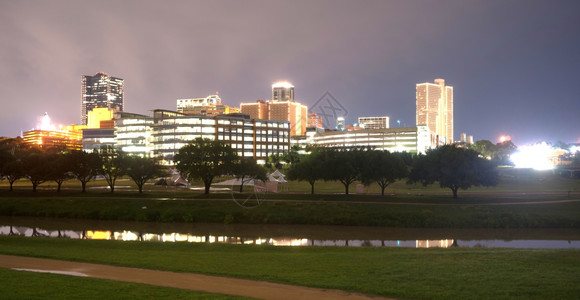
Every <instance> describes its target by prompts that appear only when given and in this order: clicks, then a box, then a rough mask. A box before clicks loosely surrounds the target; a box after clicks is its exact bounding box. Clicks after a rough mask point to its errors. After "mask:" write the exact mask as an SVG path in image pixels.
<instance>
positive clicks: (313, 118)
mask: <svg viewBox="0 0 580 300" xmlns="http://www.w3.org/2000/svg"><path fill="white" fill-rule="evenodd" d="M307 127H315V128H324V125H323V124H322V116H319V115H318V114H316V113H311V114H308V124H307Z"/></svg>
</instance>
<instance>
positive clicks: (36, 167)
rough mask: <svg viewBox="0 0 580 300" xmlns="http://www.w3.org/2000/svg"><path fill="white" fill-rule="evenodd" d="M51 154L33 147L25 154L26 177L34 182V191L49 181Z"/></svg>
mask: <svg viewBox="0 0 580 300" xmlns="http://www.w3.org/2000/svg"><path fill="white" fill-rule="evenodd" d="M48 158H49V156H48V155H47V154H46V153H44V152H43V151H42V150H40V149H31V150H29V151H28V153H27V154H26V155H25V156H24V159H23V164H22V165H23V167H24V172H25V173H26V178H28V180H30V182H31V183H32V191H33V192H36V189H37V188H38V186H39V185H40V184H42V183H43V182H45V181H47V180H48V179H49V176H50V168H49V161H48Z"/></svg>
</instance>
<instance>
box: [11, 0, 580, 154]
mask: <svg viewBox="0 0 580 300" xmlns="http://www.w3.org/2000/svg"><path fill="white" fill-rule="evenodd" d="M578 8H580V5H578V4H577V2H576V1H557V2H553V3H548V2H545V1H533V0H514V1H499V0H486V1H483V0H482V1H371V0H367V1H283V2H282V1H279V2H278V1H203V2H201V1H171V0H170V1H163V2H160V1H98V2H97V1H92V2H91V1H61V0H54V1H2V2H0V35H1V36H2V39H0V65H1V66H2V67H1V68H0V80H1V81H2V84H1V85H0V99H1V101H2V106H3V109H2V110H0V135H4V136H16V135H18V134H19V133H20V130H21V129H22V130H28V129H30V128H32V127H34V126H35V125H36V122H37V118H38V116H40V115H41V114H43V113H44V112H45V111H47V112H48V113H49V114H50V115H51V116H52V119H53V120H55V122H59V123H77V122H79V120H80V79H81V75H92V74H95V73H97V72H100V71H104V72H107V73H108V74H110V75H113V76H118V77H122V78H124V79H125V84H126V100H125V101H126V103H125V107H126V110H128V111H132V112H137V113H147V112H148V111H149V110H151V109H154V108H168V109H175V100H176V99H178V98H184V97H200V96H205V95H208V94H210V93H214V92H215V91H219V92H220V94H221V95H222V98H223V100H224V102H226V103H227V104H230V105H239V103H240V102H242V101H254V100H256V99H260V98H261V99H264V98H268V97H269V95H270V85H271V84H272V82H274V81H277V80H279V79H286V80H290V81H291V82H293V83H294V85H295V86H296V97H297V98H299V99H300V100H301V101H303V102H304V103H306V104H308V105H312V104H314V103H315V102H316V101H317V100H318V98H319V97H320V96H322V95H323V94H324V92H326V91H330V92H331V93H332V94H333V95H334V96H335V97H336V98H337V100H339V101H340V102H341V103H342V104H343V105H344V106H345V108H346V109H347V110H348V116H347V121H349V122H355V121H356V117H358V116H372V115H388V116H390V117H391V120H392V121H391V125H393V126H394V125H395V124H396V123H395V122H396V120H397V119H399V120H401V121H402V123H403V124H405V125H408V126H410V125H414V122H415V84H416V83H419V82H425V81H432V80H433V79H434V78H437V77H442V78H445V79H446V80H447V83H448V84H449V85H452V86H454V89H455V131H456V134H457V135H459V133H460V132H467V133H468V134H472V135H474V136H475V138H476V139H492V140H493V139H495V138H496V137H497V136H498V135H499V134H502V133H505V134H509V135H511V136H512V137H513V138H514V139H515V141H516V143H519V144H523V143H528V142H534V141H537V140H540V139H546V140H551V141H557V140H563V141H566V142H580V132H579V131H578V128H580V118H578V117H577V114H578V112H579V111H580V99H579V96H578V95H579V93H578V92H576V90H577V88H576V86H577V84H576V82H577V80H578V75H577V73H578V72H577V70H578V69H579V67H580V52H578V51H577V49H578V47H579V46H580V40H579V39H580V21H578V19H579V18H577V16H576V13H577V11H578Z"/></svg>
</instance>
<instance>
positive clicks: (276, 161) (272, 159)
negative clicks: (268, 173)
mask: <svg viewBox="0 0 580 300" xmlns="http://www.w3.org/2000/svg"><path fill="white" fill-rule="evenodd" d="M264 167H266V168H268V169H273V170H280V169H282V155H279V154H272V155H270V156H269V157H268V161H267V162H266V163H265V164H264Z"/></svg>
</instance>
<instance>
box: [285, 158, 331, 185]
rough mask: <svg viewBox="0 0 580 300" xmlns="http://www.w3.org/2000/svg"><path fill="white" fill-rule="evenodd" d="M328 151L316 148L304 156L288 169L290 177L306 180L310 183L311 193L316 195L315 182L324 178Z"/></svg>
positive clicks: (291, 178)
mask: <svg viewBox="0 0 580 300" xmlns="http://www.w3.org/2000/svg"><path fill="white" fill-rule="evenodd" d="M325 159H326V151H325V150H323V149H318V148H315V149H313V150H312V152H311V153H310V154H309V155H305V156H302V157H301V158H300V159H299V161H298V162H297V163H293V164H292V165H291V166H290V169H289V170H288V179H290V180H298V181H306V182H308V183H309V184H310V193H311V194H313V195H314V184H315V183H316V181H317V180H320V179H323V178H324V169H325V168H326V166H325Z"/></svg>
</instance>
